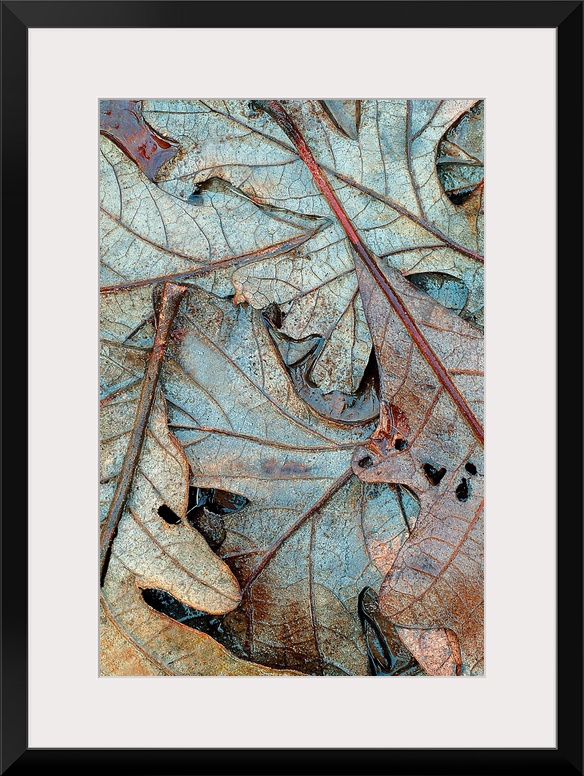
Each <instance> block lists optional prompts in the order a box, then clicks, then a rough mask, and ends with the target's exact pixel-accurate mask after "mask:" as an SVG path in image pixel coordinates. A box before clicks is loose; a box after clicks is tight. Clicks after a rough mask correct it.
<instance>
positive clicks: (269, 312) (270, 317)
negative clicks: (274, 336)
mask: <svg viewBox="0 0 584 776" xmlns="http://www.w3.org/2000/svg"><path fill="white" fill-rule="evenodd" d="M262 315H263V316H264V318H265V320H266V321H267V322H268V323H269V324H270V325H271V326H273V327H274V328H275V329H281V328H282V324H283V323H284V318H285V317H286V316H285V315H284V314H283V313H282V310H281V309H280V305H279V304H277V303H276V302H272V303H271V304H269V305H268V306H267V307H265V308H264V309H263V310H262Z"/></svg>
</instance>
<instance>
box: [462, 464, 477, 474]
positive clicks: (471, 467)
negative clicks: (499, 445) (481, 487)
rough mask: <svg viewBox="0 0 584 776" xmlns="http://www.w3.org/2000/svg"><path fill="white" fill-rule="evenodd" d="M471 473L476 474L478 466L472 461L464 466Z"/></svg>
mask: <svg viewBox="0 0 584 776" xmlns="http://www.w3.org/2000/svg"><path fill="white" fill-rule="evenodd" d="M464 468H465V469H466V470H467V472H468V473H469V474H476V473H477V467H476V466H475V465H474V463H471V462H470V461H469V462H468V463H467V464H466V466H465V467H464Z"/></svg>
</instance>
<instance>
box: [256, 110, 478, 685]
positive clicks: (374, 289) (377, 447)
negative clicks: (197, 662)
mask: <svg viewBox="0 0 584 776" xmlns="http://www.w3.org/2000/svg"><path fill="white" fill-rule="evenodd" d="M263 109H264V110H265V111H266V112H267V113H268V114H269V115H271V116H272V117H273V118H274V120H275V121H276V122H277V123H278V125H279V126H280V127H282V128H283V130H284V131H285V132H286V134H287V135H288V136H289V137H290V139H291V140H292V142H293V143H294V145H295V146H296V148H297V150H298V153H299V155H300V156H301V158H302V160H303V161H304V163H305V164H306V166H307V168H308V169H309V170H310V172H311V174H312V175H313V177H314V180H315V183H316V184H317V185H318V187H319V189H320V190H321V192H322V194H323V196H324V197H325V199H326V200H327V202H328V204H329V206H330V208H331V210H332V211H333V213H334V214H335V216H336V218H337V220H338V222H339V224H341V225H342V228H343V229H344V231H345V233H346V235H347V238H348V239H349V241H350V242H351V245H352V247H353V249H354V253H355V269H356V273H357V277H358V282H359V290H360V294H361V297H362V299H363V306H364V309H365V314H366V316H367V320H368V323H369V326H370V329H371V331H372V333H373V338H374V348H375V354H376V358H377V362H378V366H379V374H380V400H381V412H380V420H379V425H378V427H377V429H376V430H375V432H374V434H372V435H371V437H370V439H369V440H368V443H367V445H366V446H365V447H363V448H361V449H360V450H357V451H356V453H355V455H354V457H353V470H354V471H355V473H356V474H357V476H359V477H360V478H361V479H363V480H364V481H367V482H394V483H396V482H397V483H400V484H404V485H406V486H407V487H409V488H410V489H411V490H412V491H413V492H414V493H415V495H416V496H417V497H418V498H419V500H420V514H419V517H418V521H417V523H416V527H415V529H414V530H413V532H412V534H411V535H410V536H409V537H408V539H407V540H406V542H405V543H404V546H403V547H402V549H401V550H400V552H399V554H398V557H397V559H396V560H395V562H394V564H393V565H392V567H391V569H390V571H389V574H388V575H387V577H386V578H385V580H384V583H383V585H382V587H381V591H380V596H379V605H380V611H381V613H382V614H384V615H386V616H387V617H388V618H389V619H390V620H391V621H392V622H393V623H395V624H397V625H403V626H409V627H414V628H420V627H422V628H437V627H438V628H441V627H446V628H448V630H449V631H450V630H451V631H453V632H454V633H455V634H456V636H457V637H458V641H459V644H460V648H461V652H462V661H463V670H464V671H465V672H467V673H481V672H482V670H483V659H484V658H483V651H484V647H483V544H484V538H483V471H482V469H483V465H482V460H483V442H484V431H483V426H482V410H483V338H482V334H481V333H480V332H479V331H478V330H477V329H476V328H474V327H473V326H471V325H470V324H468V323H467V322H466V321H463V320H462V319H461V318H460V317H458V316H456V315H455V314H453V313H452V312H451V311H450V310H448V309H446V308H444V307H442V306H441V305H439V304H437V303H436V302H435V301H434V300H433V299H432V298H431V297H430V296H428V295H427V294H424V293H422V292H420V291H419V290H418V289H417V288H416V287H415V286H413V285H412V284H411V283H409V281H407V280H406V279H405V278H404V277H403V276H402V275H401V274H400V273H399V272H398V271H397V270H395V269H393V268H385V267H382V266H381V264H380V261H379V258H378V257H376V256H374V255H373V253H372V252H371V251H370V249H369V248H368V246H367V245H365V243H364V242H363V240H362V238H361V236H360V235H359V233H358V231H357V230H356V229H355V227H354V225H353V223H352V222H351V220H350V218H349V217H348V215H347V213H346V211H345V210H344V208H343V206H342V204H341V203H340V201H339V199H338V198H337V196H336V193H335V192H334V191H333V189H332V187H331V186H330V183H329V181H328V179H327V177H326V175H325V174H324V173H323V170H322V169H321V167H320V166H319V164H318V163H317V162H316V160H315V158H314V156H313V154H312V151H311V149H310V147H309V146H308V145H307V143H306V140H305V138H304V137H303V136H302V133H301V132H300V130H299V129H298V127H297V126H296V125H295V123H294V121H293V119H291V117H290V116H289V115H288V114H287V112H286V110H285V109H284V107H283V106H282V105H281V103H279V102H277V101H269V102H264V103H263ZM465 474H466V475H468V476H465Z"/></svg>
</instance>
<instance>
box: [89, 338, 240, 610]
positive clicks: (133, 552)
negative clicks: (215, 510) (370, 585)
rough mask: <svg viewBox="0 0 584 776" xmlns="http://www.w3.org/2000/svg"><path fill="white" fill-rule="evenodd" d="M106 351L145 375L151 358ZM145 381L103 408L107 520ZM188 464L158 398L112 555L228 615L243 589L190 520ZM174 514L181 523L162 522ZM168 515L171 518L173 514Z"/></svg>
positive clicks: (153, 582) (146, 580)
mask: <svg viewBox="0 0 584 776" xmlns="http://www.w3.org/2000/svg"><path fill="white" fill-rule="evenodd" d="M140 356H141V354H140V355H138V356H137V357H136V355H135V354H134V353H132V352H131V351H130V352H129V353H126V352H124V351H123V350H122V349H121V348H120V347H116V346H113V345H109V346H104V350H103V359H104V361H106V362H109V363H111V364H112V365H113V368H118V367H119V365H123V367H124V369H125V370H126V373H128V374H129V373H131V372H134V374H135V375H136V376H137V377H138V376H139V371H138V370H139V368H140V365H141V363H140V362H142V363H143V361H144V359H143V358H141V357H140ZM139 387H140V384H139V382H138V383H136V385H135V386H132V387H130V388H127V389H126V390H118V391H116V392H109V393H108V394H107V395H106V396H105V398H104V399H102V402H101V413H100V414H101V417H100V425H101V437H102V448H101V455H100V466H101V488H102V493H101V509H102V515H103V516H104V517H105V515H106V514H107V511H108V509H109V504H110V502H111V499H112V497H113V492H114V489H115V485H116V481H117V478H118V475H119V472H120V470H121V467H122V463H123V460H124V456H125V455H126V450H127V447H128V443H129V440H130V437H131V434H132V429H133V425H134V419H135V414H136V409H137V406H138V397H139ZM188 476H189V470H188V463H187V460H186V458H185V455H184V452H183V449H182V447H181V446H180V445H179V444H178V442H177V440H176V439H175V438H174V437H173V436H172V435H171V434H170V433H169V431H168V428H167V425H166V406H165V402H164V398H163V397H162V395H161V394H160V392H157V396H156V399H155V402H154V406H153V409H152V413H151V415H150V420H149V423H148V427H147V429H146V436H145V440H144V444H143V448H142V454H141V457H140V462H139V466H138V468H137V471H136V474H135V477H134V481H133V483H132V489H131V491H130V495H129V498H128V500H127V502H126V505H125V510H124V514H123V516H122V519H121V521H120V524H119V528H118V531H117V536H116V538H115V540H114V543H113V548H112V556H113V557H115V558H116V559H117V560H118V562H119V563H121V564H122V565H123V566H124V567H125V568H126V569H127V570H128V571H131V572H132V573H133V574H134V575H135V576H136V577H137V578H139V579H140V581H141V584H142V585H143V586H144V587H154V588H161V589H163V590H167V591H168V592H170V593H172V595H174V596H176V597H177V598H178V599H180V600H181V601H184V602H185V603H187V604H189V605H191V606H194V607H196V608H197V609H202V610H204V611H208V612H215V613H222V612H227V611H230V610H231V609H233V608H235V607H236V606H237V605H238V604H239V602H240V591H239V585H238V583H237V581H236V580H235V578H234V577H233V575H232V574H231V572H230V571H229V569H228V568H227V566H226V565H225V564H224V563H223V562H222V561H221V560H220V559H219V558H218V557H217V556H216V555H215V554H214V553H213V552H211V550H210V549H209V546H208V545H207V543H206V542H205V540H204V539H203V538H202V536H201V535H200V534H199V533H198V532H197V531H196V530H195V529H194V528H192V527H191V526H190V525H189V523H188V522H187V521H186V519H185V518H186V509H187V498H188ZM161 508H163V513H164V508H166V509H168V510H170V511H171V513H172V514H173V515H174V518H171V519H173V520H175V522H168V521H167V520H166V519H165V518H164V517H163V516H161V514H160V513H159V512H160V509H161ZM167 514H168V513H167Z"/></svg>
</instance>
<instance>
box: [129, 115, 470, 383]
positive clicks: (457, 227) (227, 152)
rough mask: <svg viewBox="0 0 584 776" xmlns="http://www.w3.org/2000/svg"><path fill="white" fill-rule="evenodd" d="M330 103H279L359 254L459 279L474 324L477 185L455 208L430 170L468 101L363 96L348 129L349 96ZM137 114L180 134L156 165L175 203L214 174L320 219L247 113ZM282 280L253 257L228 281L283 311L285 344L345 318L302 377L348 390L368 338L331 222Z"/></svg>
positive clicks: (285, 150) (316, 201)
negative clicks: (352, 231) (354, 236)
mask: <svg viewBox="0 0 584 776" xmlns="http://www.w3.org/2000/svg"><path fill="white" fill-rule="evenodd" d="M340 102H341V101H324V103H326V104H325V105H323V104H320V103H318V102H314V101H307V100H304V101H286V102H285V105H286V107H287V109H288V111H289V112H290V115H291V116H292V118H293V119H294V121H295V122H296V124H297V126H298V128H299V130H300V132H301V133H302V135H303V136H304V138H305V140H306V141H307V143H308V144H309V146H310V148H311V150H312V152H313V154H314V156H315V157H316V159H317V161H318V162H319V164H320V165H321V166H323V168H324V169H325V170H327V171H329V172H330V173H331V185H332V186H333V188H334V190H335V193H336V195H337V196H338V198H339V200H340V202H341V203H342V205H343V207H344V208H345V210H346V211H347V213H348V215H349V217H350V218H351V220H352V222H353V224H354V226H355V228H356V229H357V230H358V231H359V232H360V233H361V234H362V235H364V236H365V237H366V241H367V244H368V246H369V247H370V249H371V250H372V251H373V252H374V253H375V254H376V255H378V256H381V257H386V261H387V262H388V263H389V265H390V266H393V267H395V268H397V269H399V270H400V271H401V272H403V273H405V274H410V273H413V272H416V273H418V274H420V273H424V272H436V271H440V272H443V273H446V274H448V275H449V276H451V277H454V278H458V279H460V280H461V281H462V282H463V283H464V286H465V288H466V289H467V299H466V301H465V305H464V315H466V316H467V317H472V318H473V320H475V321H479V322H480V320H481V317H480V316H481V313H480V311H481V308H482V285H483V276H482V262H481V260H480V259H481V255H480V254H481V252H482V240H483V223H482V218H483V216H482V212H483V209H482V205H483V202H482V188H477V190H476V192H474V194H473V196H472V197H470V198H469V199H468V201H466V202H465V204H464V206H462V207H461V206H457V205H455V204H453V203H452V202H451V201H450V199H449V197H448V196H447V194H446V193H445V191H444V188H443V186H442V184H441V182H440V179H439V176H438V169H437V167H436V156H437V148H438V146H439V144H440V141H441V139H442V137H443V136H444V135H445V133H446V132H447V131H448V130H449V128H450V127H451V126H453V125H454V124H456V122H457V121H458V120H459V119H460V118H461V117H463V116H464V115H465V111H467V110H468V109H469V108H471V107H472V106H473V105H474V104H475V103H476V101H473V100H445V101H432V100H414V101H406V100H401V101H400V100H391V101H389V100H388V101H383V100H378V101H375V100H363V101H359V112H358V126H357V121H356V112H355V109H351V106H350V104H349V103H350V102H351V101H343V102H344V103H346V105H344V106H343V105H339V104H338V103H340ZM333 104H334V105H333ZM331 105H333V110H331ZM144 107H145V115H146V116H147V118H148V120H149V121H150V122H151V123H152V124H153V126H156V127H157V128H158V129H159V131H161V132H162V133H168V134H169V135H171V136H173V137H177V138H179V139H180V142H181V145H182V147H183V149H184V151H183V153H181V154H180V156H177V157H176V158H175V159H173V160H171V161H170V162H169V163H167V164H166V165H165V166H164V168H163V169H162V170H161V173H160V178H161V185H162V186H164V187H165V188H166V189H167V190H168V191H171V192H172V193H174V194H176V195H177V196H181V197H184V196H186V195H187V194H188V191H189V188H190V187H192V185H194V184H200V183H201V182H202V181H205V180H207V179H209V178H210V177H214V176H219V177H221V178H223V179H225V180H228V181H230V182H231V183H233V184H234V185H235V186H237V187H238V188H241V189H242V190H244V191H246V192H248V193H249V194H250V195H251V196H253V197H254V198H255V199H256V200H258V201H261V202H265V203H270V204H272V205H277V206H278V207H284V208H287V209H290V210H292V211H295V212H298V213H306V214H321V215H322V216H325V217H329V216H330V210H329V208H328V207H327V204H326V202H325V201H324V200H323V198H322V196H321V195H320V193H319V191H318V188H317V187H316V186H315V184H314V181H313V180H312V178H311V175H310V173H309V171H308V170H307V169H306V167H305V166H304V164H303V163H302V162H301V160H299V159H298V156H297V154H296V150H295V149H294V147H293V146H291V145H290V142H289V140H288V139H287V138H286V136H285V134H284V133H283V132H282V131H281V130H280V128H279V127H277V126H276V125H275V124H274V123H273V122H271V123H270V122H269V121H266V116H265V115H264V114H262V113H257V112H254V110H253V107H251V108H250V107H249V106H248V105H246V104H245V103H244V102H242V101H234V100H232V101H204V102H203V101H146V103H145V106H144ZM335 110H336V114H335V113H334V111H335ZM335 116H336V118H335ZM343 121H346V122H347V125H346V126H345V128H344V129H343V127H342V122H343ZM352 122H354V127H353V128H350V125H351V123H352ZM452 147H453V146H452ZM451 166H452V165H451ZM289 273H290V265H289V263H287V262H285V261H284V262H277V261H276V262H273V261H269V262H267V263H266V262H256V263H254V264H253V266H246V267H245V269H243V270H242V271H240V272H239V273H237V274H236V277H235V280H236V283H237V285H238V287H239V288H240V293H241V295H242V298H245V299H247V300H248V301H250V302H251V304H252V305H254V306H256V307H264V306H265V305H266V304H267V300H269V301H276V302H278V303H280V304H282V305H284V309H285V311H286V312H287V313H288V317H287V319H286V321H285V323H284V327H283V331H284V333H285V334H287V335H289V336H291V337H295V338H301V337H304V336H307V335H308V334H321V335H325V336H326V335H327V333H328V332H329V329H330V327H331V323H332V324H334V325H336V323H337V322H339V321H344V322H345V324H344V325H345V331H344V332H343V334H342V338H343V340H344V341H348V342H349V343H351V348H350V349H349V348H346V347H345V348H342V347H340V346H339V344H338V341H337V342H331V343H330V344H329V345H327V348H325V349H324V351H323V353H322V356H321V359H320V360H319V362H317V363H316V364H315V367H314V370H313V379H314V381H315V382H316V384H317V385H319V386H321V387H322V388H323V389H325V390H333V389H341V390H354V389H355V388H356V386H357V385H358V384H359V381H360V379H361V377H362V374H363V371H364V369H365V365H366V363H367V360H368V354H369V350H370V347H371V340H370V338H369V334H368V331H367V328H366V326H365V325H364V322H363V317H362V311H361V308H360V305H359V303H358V302H356V301H355V300H356V292H357V284H356V279H355V276H354V272H353V259H352V250H351V247H350V244H349V242H348V240H347V239H346V235H345V234H344V233H343V230H342V228H341V227H340V226H339V225H338V224H337V223H334V224H333V225H332V226H331V227H330V228H329V229H327V230H326V231H325V232H323V233H321V234H320V235H318V237H317V238H316V239H315V240H313V241H311V243H310V244H307V245H304V246H303V247H302V248H301V249H299V250H298V251H297V252H296V255H295V261H294V282H293V283H292V286H290V285H289V281H290V275H289ZM299 289H300V296H299V297H298V290H299ZM349 322H350V323H351V327H349ZM340 337H341V335H339V338H338V339H339V340H340ZM349 354H350V355H349ZM339 359H340V361H339ZM333 364H336V365H338V366H339V368H338V369H334V368H333V366H332V365H333ZM347 375H348V377H347Z"/></svg>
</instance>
